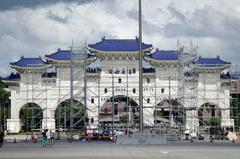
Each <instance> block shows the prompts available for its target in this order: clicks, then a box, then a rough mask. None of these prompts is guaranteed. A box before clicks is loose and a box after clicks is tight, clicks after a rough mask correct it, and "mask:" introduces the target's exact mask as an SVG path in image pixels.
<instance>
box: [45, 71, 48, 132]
mask: <svg viewBox="0 0 240 159" xmlns="http://www.w3.org/2000/svg"><path fill="white" fill-rule="evenodd" d="M46 80H47V69H46ZM47 87H48V82H46V90H45V92H46V99H45V100H46V108H45V111H46V117H45V118H46V128H47V129H48V124H47V120H48V98H47V91H48V90H47Z"/></svg>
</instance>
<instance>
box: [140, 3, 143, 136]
mask: <svg viewBox="0 0 240 159" xmlns="http://www.w3.org/2000/svg"><path fill="white" fill-rule="evenodd" d="M142 87H143V79H142V2H141V0H139V109H140V110H139V118H140V122H139V131H140V133H141V134H143V88H142Z"/></svg>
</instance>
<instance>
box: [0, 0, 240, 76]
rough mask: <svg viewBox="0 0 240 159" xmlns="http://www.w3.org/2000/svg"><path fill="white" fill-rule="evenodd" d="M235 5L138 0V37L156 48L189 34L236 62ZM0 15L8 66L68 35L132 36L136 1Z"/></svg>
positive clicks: (0, 40)
mask: <svg viewBox="0 0 240 159" xmlns="http://www.w3.org/2000/svg"><path fill="white" fill-rule="evenodd" d="M83 2H84V1H83ZM31 5H33V4H31ZM239 5H240V1H238V0H231V1H225V0H202V1H199V0H191V1H189V0H177V1H176V0H164V1H161V0H151V1H148V0H142V10H143V39H144V41H145V42H147V43H152V44H153V45H154V47H155V48H157V47H159V48H161V49H176V47H177V39H178V38H179V39H189V40H190V39H193V41H194V42H195V44H197V45H198V46H199V47H200V54H202V55H208V56H209V55H212V56H215V55H221V56H223V57H224V58H225V59H227V60H231V61H233V62H238V61H239V58H240V55H238V51H239V49H240V46H239V44H238V42H237V41H239V37H240V35H239V34H240V31H239V26H240V22H239V18H240V15H239V12H240V9H239V7H238V6H239ZM23 6H24V5H23ZM0 21H1V25H0V58H1V59H4V61H3V62H2V63H1V64H0V67H1V69H4V70H8V71H9V69H8V67H7V65H8V63H9V62H10V61H14V60H17V59H18V58H20V56H21V55H25V56H39V55H42V56H43V55H44V54H50V53H51V52H53V51H55V50H56V49H57V48H67V47H68V46H69V45H70V44H71V41H72V39H73V40H74V43H75V45H82V44H83V42H84V41H85V39H86V40H87V41H88V42H89V43H95V42H98V41H99V40H100V39H101V37H102V36H106V37H108V38H109V37H113V38H134V37H135V36H137V35H138V1H137V0H131V1H130V0H104V1H98V0H96V1H91V2H89V3H75V2H73V3H64V2H60V3H56V4H53V3H52V4H49V5H43V6H42V5H37V6H35V7H28V8H24V7H22V8H19V9H15V10H13V9H11V10H6V9H5V10H3V11H1V10H0ZM229 55H231V56H232V57H234V58H231V57H229ZM5 72H6V71H5Z"/></svg>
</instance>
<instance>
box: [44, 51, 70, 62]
mask: <svg viewBox="0 0 240 159" xmlns="http://www.w3.org/2000/svg"><path fill="white" fill-rule="evenodd" d="M45 57H46V58H49V59H53V60H59V61H65V60H70V50H61V49H58V50H57V51H56V52H55V53H53V54H50V55H46V56H45Z"/></svg>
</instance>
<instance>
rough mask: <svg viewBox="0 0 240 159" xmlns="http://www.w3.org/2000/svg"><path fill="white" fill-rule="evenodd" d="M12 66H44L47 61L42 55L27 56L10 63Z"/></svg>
mask: <svg viewBox="0 0 240 159" xmlns="http://www.w3.org/2000/svg"><path fill="white" fill-rule="evenodd" d="M10 65H11V66H17V67H42V66H44V65H45V62H44V61H43V60H42V58H41V57H38V58H25V57H23V56H22V57H21V59H20V60H19V61H17V62H12V63H10Z"/></svg>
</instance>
